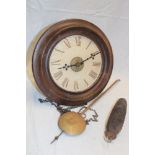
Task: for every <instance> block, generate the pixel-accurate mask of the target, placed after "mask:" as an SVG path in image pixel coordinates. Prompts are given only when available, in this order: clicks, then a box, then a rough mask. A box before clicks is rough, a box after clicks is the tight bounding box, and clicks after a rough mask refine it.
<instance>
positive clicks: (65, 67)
mask: <svg viewBox="0 0 155 155" xmlns="http://www.w3.org/2000/svg"><path fill="white" fill-rule="evenodd" d="M99 53H101V52H98V51H96V52H94V53H91V55H90V57H88V58H86V59H85V60H83V61H81V62H79V63H78V64H77V63H76V64H71V65H67V64H65V65H64V66H63V67H59V68H58V69H65V70H68V68H71V67H74V66H75V67H79V66H80V65H82V64H83V63H84V62H86V61H88V60H90V59H93V60H94V58H95V56H96V55H98V54H99Z"/></svg>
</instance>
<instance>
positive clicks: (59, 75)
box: [54, 71, 63, 80]
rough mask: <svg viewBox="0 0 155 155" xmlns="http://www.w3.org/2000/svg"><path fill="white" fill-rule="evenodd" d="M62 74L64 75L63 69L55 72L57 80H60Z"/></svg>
mask: <svg viewBox="0 0 155 155" xmlns="http://www.w3.org/2000/svg"><path fill="white" fill-rule="evenodd" d="M62 75H63V73H62V71H59V72H56V73H54V78H55V79H56V80H59V79H60V78H61V77H62Z"/></svg>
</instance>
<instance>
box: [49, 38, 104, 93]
mask: <svg viewBox="0 0 155 155" xmlns="http://www.w3.org/2000/svg"><path fill="white" fill-rule="evenodd" d="M102 63H103V62H102V56H101V52H100V50H99V48H98V47H97V45H96V44H95V42H93V41H92V40H91V39H89V38H87V37H85V36H81V35H72V36H68V37H66V38H64V39H62V40H61V41H60V42H58V43H57V45H56V46H55V47H54V49H53V51H52V52H51V56H50V59H49V71H50V74H51V77H52V79H53V81H54V82H55V84H56V85H57V86H58V87H60V88H62V89H63V90H66V91H69V92H82V91H85V90H87V89H89V88H90V87H92V86H93V85H94V84H95V82H96V81H97V80H98V78H99V77H100V75H101V71H102V66H103V65H102Z"/></svg>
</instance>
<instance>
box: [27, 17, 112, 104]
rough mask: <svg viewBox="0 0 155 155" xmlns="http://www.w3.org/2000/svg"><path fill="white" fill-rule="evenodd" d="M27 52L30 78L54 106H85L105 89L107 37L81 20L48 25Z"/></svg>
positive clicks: (109, 68) (108, 68)
mask: <svg viewBox="0 0 155 155" xmlns="http://www.w3.org/2000/svg"><path fill="white" fill-rule="evenodd" d="M30 51H31V53H32V54H31V59H29V60H30V63H29V67H30V70H31V79H32V77H33V82H34V83H35V85H36V86H37V88H38V89H39V90H40V91H41V92H42V93H43V94H44V95H45V96H46V98H47V99H48V100H49V101H54V102H56V103H57V104H61V105H67V106H79V105H84V104H86V103H87V102H89V101H90V100H92V99H94V98H95V97H96V96H97V95H98V94H99V93H100V92H101V91H102V90H103V89H104V88H105V86H106V84H107V83H108V81H109V79H110V76H111V73H112V68H113V54H112V48H111V45H110V43H109V41H108V39H107V37H106V36H105V34H104V33H103V32H102V31H101V30H100V29H99V28H98V27H97V26H95V25H94V24H92V23H90V22H88V21H85V20H80V19H70V20H64V21H60V22H58V23H56V24H54V25H52V26H49V27H48V28H46V29H44V31H43V33H42V34H41V35H40V36H39V38H38V39H37V41H36V42H35V43H34V47H33V48H30Z"/></svg>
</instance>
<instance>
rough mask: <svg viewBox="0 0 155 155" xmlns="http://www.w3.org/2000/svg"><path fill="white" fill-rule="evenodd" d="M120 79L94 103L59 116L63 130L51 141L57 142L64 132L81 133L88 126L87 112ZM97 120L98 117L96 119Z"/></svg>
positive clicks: (70, 133)
mask: <svg viewBox="0 0 155 155" xmlns="http://www.w3.org/2000/svg"><path fill="white" fill-rule="evenodd" d="M119 81H120V79H118V80H116V81H114V82H113V83H112V84H111V85H110V86H109V87H108V88H107V89H106V90H105V91H104V92H103V93H101V94H100V95H98V96H97V97H96V98H95V99H94V100H93V101H92V103H90V104H89V105H88V106H86V107H85V108H84V109H82V110H80V111H79V112H66V113H64V114H62V115H61V116H60V118H59V122H58V125H59V128H60V129H61V132H60V134H59V135H58V136H56V137H55V138H54V140H53V141H52V142H51V143H53V142H55V141H56V140H58V138H59V137H60V136H61V135H62V133H66V134H69V135H78V134H81V133H82V132H83V131H84V130H85V127H86V123H87V122H86V120H85V119H84V118H83V116H85V113H86V112H87V111H88V110H90V109H91V107H92V106H93V105H94V104H95V103H96V102H97V101H98V100H99V99H100V98H101V97H102V96H103V95H105V94H106V93H107V92H108V91H109V90H110V89H111V88H112V87H113V86H114V85H115V84H116V83H118V82H119ZM95 121H96V119H95Z"/></svg>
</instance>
